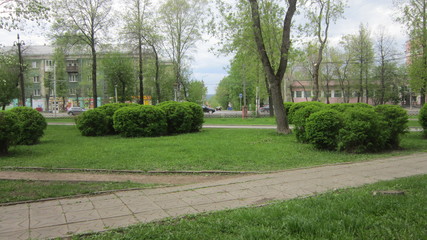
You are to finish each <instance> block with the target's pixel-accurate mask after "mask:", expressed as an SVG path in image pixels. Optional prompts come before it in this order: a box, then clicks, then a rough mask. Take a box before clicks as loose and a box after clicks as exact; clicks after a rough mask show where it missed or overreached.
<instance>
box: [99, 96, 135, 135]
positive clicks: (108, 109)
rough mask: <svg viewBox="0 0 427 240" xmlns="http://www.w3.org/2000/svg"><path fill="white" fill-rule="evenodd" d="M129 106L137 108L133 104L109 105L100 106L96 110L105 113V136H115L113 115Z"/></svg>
mask: <svg viewBox="0 0 427 240" xmlns="http://www.w3.org/2000/svg"><path fill="white" fill-rule="evenodd" d="M131 106H139V105H138V104H133V103H109V104H105V105H102V106H101V107H99V108H98V109H102V110H103V111H104V112H105V115H106V118H107V119H106V120H107V134H116V131H115V130H114V121H113V116H114V113H115V112H116V111H117V110H119V109H120V108H123V107H131Z"/></svg>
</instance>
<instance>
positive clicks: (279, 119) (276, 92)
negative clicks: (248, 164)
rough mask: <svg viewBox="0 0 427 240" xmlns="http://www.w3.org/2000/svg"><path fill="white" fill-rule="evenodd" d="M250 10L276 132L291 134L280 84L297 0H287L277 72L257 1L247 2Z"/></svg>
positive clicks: (289, 45)
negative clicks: (268, 88) (269, 94)
mask: <svg viewBox="0 0 427 240" xmlns="http://www.w3.org/2000/svg"><path fill="white" fill-rule="evenodd" d="M249 3H250V5H251V10H252V22H253V31H254V35H255V42H256V45H257V49H258V53H259V55H260V58H261V61H262V64H263V68H264V71H265V73H266V76H267V79H268V82H269V87H270V89H271V97H272V100H273V104H274V106H275V108H274V113H275V115H276V123H277V132H278V133H282V134H289V133H290V132H291V130H290V128H289V124H288V118H287V116H286V112H285V107H284V105H283V96H282V91H281V84H282V80H283V76H284V75H285V72H286V68H287V65H288V57H289V56H288V54H289V49H290V48H291V41H290V36H291V24H292V18H293V16H294V13H295V11H296V4H297V0H289V1H288V8H287V11H286V15H285V17H284V20H283V28H282V38H281V47H280V53H281V54H280V61H279V67H278V69H277V71H274V68H273V66H272V64H271V59H270V58H269V56H268V55H267V52H266V47H265V40H264V36H263V34H262V26H261V17H260V11H259V4H258V1H257V0H249Z"/></svg>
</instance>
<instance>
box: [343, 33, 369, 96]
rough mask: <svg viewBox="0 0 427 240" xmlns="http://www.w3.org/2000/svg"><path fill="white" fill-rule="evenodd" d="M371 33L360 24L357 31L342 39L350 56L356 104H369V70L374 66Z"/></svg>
mask: <svg viewBox="0 0 427 240" xmlns="http://www.w3.org/2000/svg"><path fill="white" fill-rule="evenodd" d="M370 35H371V33H370V31H369V30H368V28H367V27H366V26H364V25H363V24H360V26H359V31H358V33H356V34H351V35H348V36H345V37H344V41H345V46H344V48H345V49H346V51H349V52H350V54H351V56H352V63H354V64H352V65H351V67H352V72H353V75H354V78H355V79H358V82H357V83H356V84H355V85H356V86H357V87H358V90H356V92H357V102H363V97H365V102H366V103H368V102H369V96H370V92H369V88H370V79H371V70H372V67H373V66H374V46H373V41H372V39H371V36H370Z"/></svg>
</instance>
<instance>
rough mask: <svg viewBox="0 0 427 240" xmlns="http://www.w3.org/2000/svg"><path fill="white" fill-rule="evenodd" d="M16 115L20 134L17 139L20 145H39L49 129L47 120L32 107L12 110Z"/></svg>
mask: <svg viewBox="0 0 427 240" xmlns="http://www.w3.org/2000/svg"><path fill="white" fill-rule="evenodd" d="M10 111H11V112H13V113H15V114H16V120H15V121H17V124H18V126H19V133H18V136H17V139H16V143H17V144H18V145H32V144H36V143H39V141H40V138H41V137H42V136H43V134H44V130H45V129H46V127H47V123H46V119H45V118H44V117H43V115H41V113H39V112H38V111H37V110H35V109H32V108H30V107H16V108H13V109H11V110H10Z"/></svg>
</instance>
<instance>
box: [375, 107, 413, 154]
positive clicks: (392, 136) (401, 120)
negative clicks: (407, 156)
mask: <svg viewBox="0 0 427 240" xmlns="http://www.w3.org/2000/svg"><path fill="white" fill-rule="evenodd" d="M375 111H376V112H377V113H379V114H380V116H381V118H382V120H383V121H385V122H386V123H387V129H388V131H389V136H388V139H387V145H388V146H389V148H392V149H396V148H399V144H400V137H401V135H403V134H405V133H406V132H407V128H408V113H407V112H406V110H405V109H403V108H402V107H400V106H396V105H378V106H376V107H375Z"/></svg>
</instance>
